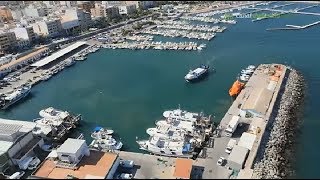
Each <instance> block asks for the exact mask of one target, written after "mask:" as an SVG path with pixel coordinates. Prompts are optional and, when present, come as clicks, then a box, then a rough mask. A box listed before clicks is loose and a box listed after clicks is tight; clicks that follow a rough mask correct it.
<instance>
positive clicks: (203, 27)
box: [157, 24, 221, 32]
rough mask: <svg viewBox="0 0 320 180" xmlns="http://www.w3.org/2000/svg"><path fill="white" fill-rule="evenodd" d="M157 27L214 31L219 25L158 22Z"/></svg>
mask: <svg viewBox="0 0 320 180" xmlns="http://www.w3.org/2000/svg"><path fill="white" fill-rule="evenodd" d="M157 28H164V29H177V30H188V31H205V32H216V31H217V30H218V29H219V28H221V27H220V26H208V25H191V24H182V25H169V24H159V25H157Z"/></svg>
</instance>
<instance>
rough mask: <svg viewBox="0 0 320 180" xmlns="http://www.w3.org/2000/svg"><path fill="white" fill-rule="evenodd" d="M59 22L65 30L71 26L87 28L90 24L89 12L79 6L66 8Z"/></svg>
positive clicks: (81, 28)
mask: <svg viewBox="0 0 320 180" xmlns="http://www.w3.org/2000/svg"><path fill="white" fill-rule="evenodd" d="M61 24H62V28H63V29H65V30H70V29H72V28H79V29H80V30H87V29H88V28H89V26H90V25H91V24H92V19H91V14H90V13H88V12H85V11H84V10H82V9H79V8H70V9H66V10H65V13H64V15H62V16H61Z"/></svg>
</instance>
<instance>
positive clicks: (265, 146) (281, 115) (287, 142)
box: [253, 67, 306, 179]
mask: <svg viewBox="0 0 320 180" xmlns="http://www.w3.org/2000/svg"><path fill="white" fill-rule="evenodd" d="M284 78H285V79H284V80H283V83H282V87H281V88H280V92H279V95H278V97H277V100H276V102H275V105H274V109H273V111H272V114H271V115H270V119H269V122H268V124H267V127H266V130H265V133H264V135H263V137H262V140H261V144H260V147H259V150H258V153H257V156H256V159H255V162H254V167H253V178H257V179H269V178H270V179H275V178H277V179H278V178H290V177H294V176H295V172H294V169H293V164H294V161H295V159H294V158H295V150H296V140H297V136H298V132H299V127H300V126H301V124H302V118H301V116H302V111H303V106H304V97H305V87H306V86H305V81H304V78H303V76H302V75H301V74H300V73H299V72H298V71H296V70H295V69H293V68H291V67H288V70H287V74H286V76H285V77H284Z"/></svg>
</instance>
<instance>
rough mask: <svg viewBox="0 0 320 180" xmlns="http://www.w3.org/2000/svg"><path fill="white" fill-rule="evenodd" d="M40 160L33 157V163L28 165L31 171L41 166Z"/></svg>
mask: <svg viewBox="0 0 320 180" xmlns="http://www.w3.org/2000/svg"><path fill="white" fill-rule="evenodd" d="M40 162H41V161H40V159H39V158H37V157H33V159H32V161H31V162H30V163H29V165H28V169H29V170H34V169H35V168H37V166H38V165H39V164H40Z"/></svg>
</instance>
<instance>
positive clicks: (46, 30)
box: [32, 18, 62, 38]
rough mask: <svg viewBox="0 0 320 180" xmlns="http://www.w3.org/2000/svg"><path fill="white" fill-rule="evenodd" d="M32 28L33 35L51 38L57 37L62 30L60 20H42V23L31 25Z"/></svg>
mask: <svg viewBox="0 0 320 180" xmlns="http://www.w3.org/2000/svg"><path fill="white" fill-rule="evenodd" d="M32 26H33V31H34V33H36V34H37V35H39V36H44V37H51V38H53V37H57V36H59V35H60V33H61V30H62V26H61V22H60V19H46V18H44V19H43V20H42V21H37V22H36V23H34V24H32Z"/></svg>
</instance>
